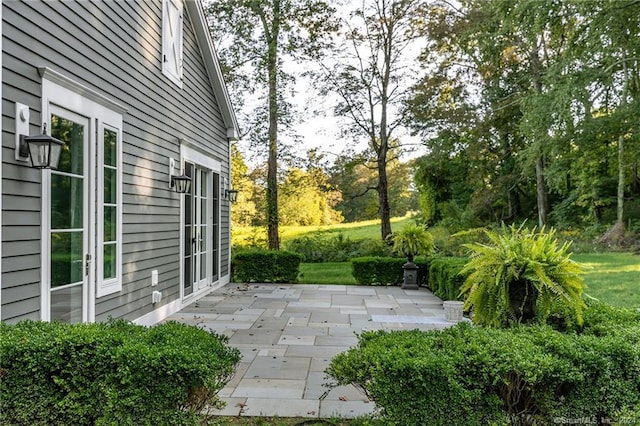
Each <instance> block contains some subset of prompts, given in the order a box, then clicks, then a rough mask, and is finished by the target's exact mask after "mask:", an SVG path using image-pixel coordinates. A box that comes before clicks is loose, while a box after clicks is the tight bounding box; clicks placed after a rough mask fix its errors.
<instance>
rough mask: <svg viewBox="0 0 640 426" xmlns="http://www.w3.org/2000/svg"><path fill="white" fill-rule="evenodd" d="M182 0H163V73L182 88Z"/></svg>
mask: <svg viewBox="0 0 640 426" xmlns="http://www.w3.org/2000/svg"><path fill="white" fill-rule="evenodd" d="M183 22H184V8H183V5H182V0H162V58H161V59H162V74H164V75H165V76H166V77H167V78H168V79H169V80H171V81H172V82H173V83H175V84H176V85H177V86H178V87H179V88H182V74H183V66H182V65H183V56H184V48H183Z"/></svg>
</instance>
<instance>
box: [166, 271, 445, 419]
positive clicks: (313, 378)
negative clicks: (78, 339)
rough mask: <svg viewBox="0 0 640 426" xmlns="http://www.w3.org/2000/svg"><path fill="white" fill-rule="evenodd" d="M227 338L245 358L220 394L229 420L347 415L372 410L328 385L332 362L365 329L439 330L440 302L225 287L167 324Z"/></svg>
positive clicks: (321, 288) (359, 396) (391, 294)
mask: <svg viewBox="0 0 640 426" xmlns="http://www.w3.org/2000/svg"><path fill="white" fill-rule="evenodd" d="M168 319H169V320H175V321H179V322H183V323H187V324H193V325H197V326H199V327H202V328H205V329H208V330H213V331H215V332H217V333H219V334H223V335H226V336H228V337H229V344H230V345H231V346H233V347H236V348H238V349H240V351H241V353H242V360H241V362H240V364H238V367H237V370H236V374H235V376H234V377H233V379H232V380H231V381H230V382H229V383H228V384H227V386H226V387H225V388H224V389H222V391H221V392H220V394H219V395H220V396H221V397H222V399H223V400H224V401H226V402H227V406H226V407H225V408H224V409H223V410H220V411H219V412H218V414H220V415H228V416H278V417H320V418H327V417H345V418H352V417H357V416H359V415H362V414H366V413H372V412H374V410H375V404H374V403H373V402H371V401H369V400H368V399H367V398H366V396H365V395H364V394H363V393H361V392H360V391H358V390H357V389H356V388H355V387H354V386H351V385H349V386H339V387H332V388H331V387H328V386H327V385H328V384H329V383H330V379H328V378H327V377H325V374H324V370H325V369H326V368H327V367H328V365H329V362H330V361H331V358H332V357H333V356H334V355H336V354H338V353H340V352H343V351H345V350H347V349H348V348H349V347H351V346H354V345H356V343H357V337H356V333H361V332H362V331H365V330H379V329H384V330H406V329H415V328H418V329H422V330H429V329H442V328H445V327H448V326H450V325H452V323H450V322H447V321H446V320H445V318H444V311H443V309H442V301H441V300H440V299H439V298H437V297H435V296H434V295H433V294H432V293H431V292H429V291H428V290H426V289H420V290H402V289H401V288H400V287H381V286H380V287H365V286H344V285H310V284H284V285H283V284H255V285H246V284H233V283H231V284H227V285H225V286H223V287H221V288H219V289H217V290H214V291H212V292H211V293H209V294H208V295H207V296H205V297H203V298H201V299H200V300H198V301H197V302H196V303H194V304H192V305H190V306H188V307H186V308H185V309H183V310H182V311H180V312H178V313H176V314H175V315H173V316H171V317H170V318H168Z"/></svg>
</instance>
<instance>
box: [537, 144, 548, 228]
mask: <svg viewBox="0 0 640 426" xmlns="http://www.w3.org/2000/svg"><path fill="white" fill-rule="evenodd" d="M536 194H537V199H538V224H539V225H540V227H541V228H542V227H543V226H544V225H546V223H547V213H548V211H547V210H548V207H547V206H548V202H547V189H546V186H545V183H544V161H543V158H542V155H540V156H539V157H538V158H537V159H536Z"/></svg>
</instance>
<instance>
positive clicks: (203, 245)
mask: <svg viewBox="0 0 640 426" xmlns="http://www.w3.org/2000/svg"><path fill="white" fill-rule="evenodd" d="M184 171H185V174H186V175H187V176H189V177H190V178H191V189H190V191H189V192H188V193H186V194H185V195H184V221H183V233H184V243H183V253H184V262H183V264H184V269H183V271H184V276H183V290H184V293H183V294H184V296H185V297H188V296H189V295H191V294H193V293H194V292H197V291H198V290H201V289H203V288H205V287H207V286H210V285H211V284H212V283H213V282H214V281H215V280H217V279H218V265H219V259H218V256H219V254H218V245H219V237H218V235H219V227H218V217H219V214H218V201H219V200H218V190H217V187H218V186H217V185H218V184H217V182H218V174H217V173H214V172H212V171H210V170H209V169H206V168H204V167H201V166H199V165H198V164H195V163H192V162H189V161H185V163H184Z"/></svg>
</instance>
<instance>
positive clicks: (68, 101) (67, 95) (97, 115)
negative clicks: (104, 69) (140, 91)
mask: <svg viewBox="0 0 640 426" xmlns="http://www.w3.org/2000/svg"><path fill="white" fill-rule="evenodd" d="M38 72H39V74H40V76H41V77H42V121H43V124H44V123H45V122H46V123H47V124H48V122H49V118H50V116H51V113H50V105H54V106H57V107H60V108H63V109H66V110H69V111H71V112H74V113H76V114H80V115H82V116H84V117H87V118H88V119H89V129H88V132H89V149H88V152H87V153H86V155H88V156H89V158H90V161H89V165H90V167H89V171H88V173H89V178H90V179H91V183H90V185H89V188H91V189H92V192H93V193H94V194H95V195H92V196H91V198H90V200H93V202H92V205H91V206H90V208H89V210H90V212H89V215H90V217H89V227H88V230H87V232H89V233H90V234H89V238H90V241H92V242H93V244H92V247H89V254H90V255H91V259H92V267H91V274H89V283H88V297H87V298H86V299H85V301H84V303H86V312H85V315H83V317H84V319H85V320H86V321H89V322H92V321H95V302H96V298H97V297H102V296H106V295H108V294H112V293H116V292H119V291H121V290H122V268H123V264H122V145H123V137H122V135H123V132H122V127H123V120H122V114H124V113H125V112H126V111H127V110H126V108H125V107H123V106H121V105H120V104H118V103H116V102H114V101H112V100H110V99H109V98H107V97H105V96H103V95H102V94H100V93H98V92H96V91H94V90H93V89H91V88H88V87H86V86H84V85H82V84H80V83H77V82H76V81H74V80H72V79H69V78H68V77H66V76H64V75H62V74H60V73H58V72H56V71H53V70H51V69H49V68H39V69H38ZM104 126H106V127H107V128H109V129H111V130H115V131H116V132H117V138H118V150H117V168H118V171H117V188H116V191H117V204H118V207H119V208H118V210H117V227H118V229H117V231H116V232H117V234H116V238H117V241H118V243H117V249H116V252H117V260H116V270H117V273H116V278H115V279H110V280H103V279H102V262H103V252H102V246H101V245H100V246H99V245H98V244H99V243H101V242H102V241H103V240H104V235H103V233H104V226H103V221H102V212H101V209H100V212H96V211H95V206H96V205H98V206H100V207H102V205H101V204H98V203H101V201H102V199H103V197H104V193H103V191H104V188H103V184H104V181H103V180H102V177H103V176H102V175H103V172H102V167H101V166H102V165H101V164H97V161H96V155H97V160H98V161H100V160H102V158H103V155H104V152H103V149H104V146H103V135H102V134H101V133H100V132H101V131H102V130H103V129H104ZM98 179H101V180H98ZM50 184H51V171H50V170H46V169H45V170H43V172H42V209H41V211H42V213H41V214H42V226H41V254H42V255H41V268H40V271H41V286H42V289H41V293H40V294H41V318H42V320H44V321H48V320H50V311H49V304H50V294H49V281H50V279H49V263H50V247H49V246H48V240H49V238H48V233H49V232H50V223H51V218H50V207H49V206H50V201H51V200H50V198H49V187H50ZM94 220H95V222H94ZM97 247H99V250H98V249H97ZM96 264H97V265H100V267H96ZM98 272H100V274H99V275H98Z"/></svg>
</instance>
